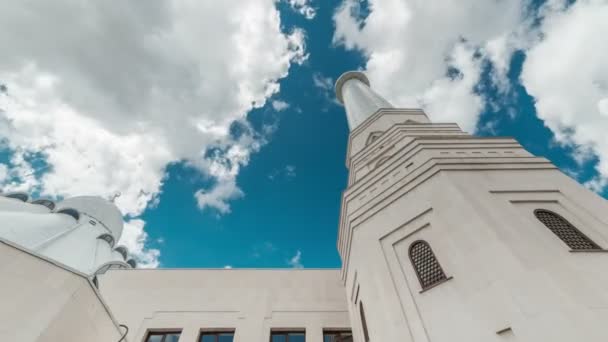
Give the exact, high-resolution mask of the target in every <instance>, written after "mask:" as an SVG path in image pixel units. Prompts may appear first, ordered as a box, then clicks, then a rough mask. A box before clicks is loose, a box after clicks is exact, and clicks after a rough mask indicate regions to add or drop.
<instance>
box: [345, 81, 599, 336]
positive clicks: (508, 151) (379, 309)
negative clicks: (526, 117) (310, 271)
mask: <svg viewBox="0 0 608 342" xmlns="http://www.w3.org/2000/svg"><path fill="white" fill-rule="evenodd" d="M369 85H370V83H369V81H368V79H367V77H366V76H365V75H364V74H362V73H360V72H348V73H345V74H344V75H342V76H341V77H340V78H339V79H338V81H337V83H336V95H337V97H338V99H339V100H340V101H341V102H342V103H343V104H344V106H345V108H346V115H347V118H348V123H349V127H350V131H351V132H350V137H349V141H348V151H347V157H346V164H347V167H348V169H349V182H348V188H347V189H346V191H345V192H344V195H343V198H342V207H341V214H340V227H339V238H338V250H339V253H340V256H341V258H342V265H343V266H342V277H343V281H344V284H345V287H346V294H347V299H348V301H349V310H350V314H351V322H352V326H353V333H354V336H355V341H356V342H367V341H373V342H379V341H404V342H406V341H412V342H428V341H432V342H444V341H445V342H448V341H449V342H453V341H468V342H471V341H479V342H481V341H483V342H487V341H530V342H538V341H597V342H599V341H607V340H608V329H606V328H605V326H606V322H607V321H608V271H607V270H608V253H606V252H608V251H607V250H606V249H607V248H608V204H607V202H606V201H605V200H604V199H602V198H601V197H599V196H597V195H596V194H595V193H593V192H591V191H589V190H587V189H586V188H584V187H583V186H581V185H580V184H579V183H577V182H576V181H574V180H572V179H571V178H570V177H568V176H566V175H565V174H563V173H562V172H560V171H559V170H558V169H557V168H556V167H555V166H554V165H553V164H551V162H549V161H548V160H547V159H545V158H542V157H537V156H534V155H532V154H530V153H529V152H528V151H526V150H525V149H524V148H523V147H522V146H521V145H520V144H519V143H518V142H517V141H516V140H515V139H513V138H508V137H490V138H488V137H484V138H482V137H476V136H472V135H470V134H468V133H466V132H463V131H462V130H461V129H460V128H459V127H458V125H457V124H455V123H433V122H430V120H429V119H428V117H427V115H426V114H425V113H424V112H423V111H422V110H420V109H400V108H394V107H393V106H392V105H391V104H390V103H389V102H388V101H386V100H385V99H383V98H382V97H381V96H379V95H378V94H376V93H375V92H374V91H372V90H371V89H370V87H369Z"/></svg>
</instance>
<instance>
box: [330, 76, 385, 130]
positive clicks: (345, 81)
mask: <svg viewBox="0 0 608 342" xmlns="http://www.w3.org/2000/svg"><path fill="white" fill-rule="evenodd" d="M336 97H337V98H338V101H340V103H342V104H344V107H346V118H347V119H348V126H349V128H350V130H351V131H352V130H353V129H354V128H356V127H357V126H359V125H360V124H361V123H362V122H363V121H365V119H367V118H368V117H369V116H370V115H372V114H374V113H375V112H377V111H378V110H379V109H381V108H393V105H391V104H390V103H389V102H388V101H386V100H385V99H384V98H382V97H381V96H380V95H378V94H376V93H375V92H374V91H373V90H371V89H370V87H369V80H368V79H367V76H365V74H364V73H362V72H359V71H349V72H346V73H344V74H342V76H340V78H338V81H336Z"/></svg>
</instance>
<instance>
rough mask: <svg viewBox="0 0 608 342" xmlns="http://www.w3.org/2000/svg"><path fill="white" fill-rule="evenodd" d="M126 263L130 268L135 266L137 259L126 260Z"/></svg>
mask: <svg viewBox="0 0 608 342" xmlns="http://www.w3.org/2000/svg"><path fill="white" fill-rule="evenodd" d="M127 264H129V266H131V268H137V261H135V260H134V259H129V260H127Z"/></svg>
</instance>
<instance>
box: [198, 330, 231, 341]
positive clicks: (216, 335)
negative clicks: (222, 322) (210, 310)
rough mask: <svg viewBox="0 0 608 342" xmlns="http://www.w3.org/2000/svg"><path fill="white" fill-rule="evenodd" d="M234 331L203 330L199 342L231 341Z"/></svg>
mask: <svg viewBox="0 0 608 342" xmlns="http://www.w3.org/2000/svg"><path fill="white" fill-rule="evenodd" d="M233 340H234V331H203V332H201V337H200V338H199V342H232V341H233Z"/></svg>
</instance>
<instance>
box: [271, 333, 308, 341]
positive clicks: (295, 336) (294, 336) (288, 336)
mask: <svg viewBox="0 0 608 342" xmlns="http://www.w3.org/2000/svg"><path fill="white" fill-rule="evenodd" d="M304 341H306V334H305V333H304V331H272V332H271V333H270V342H304Z"/></svg>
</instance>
